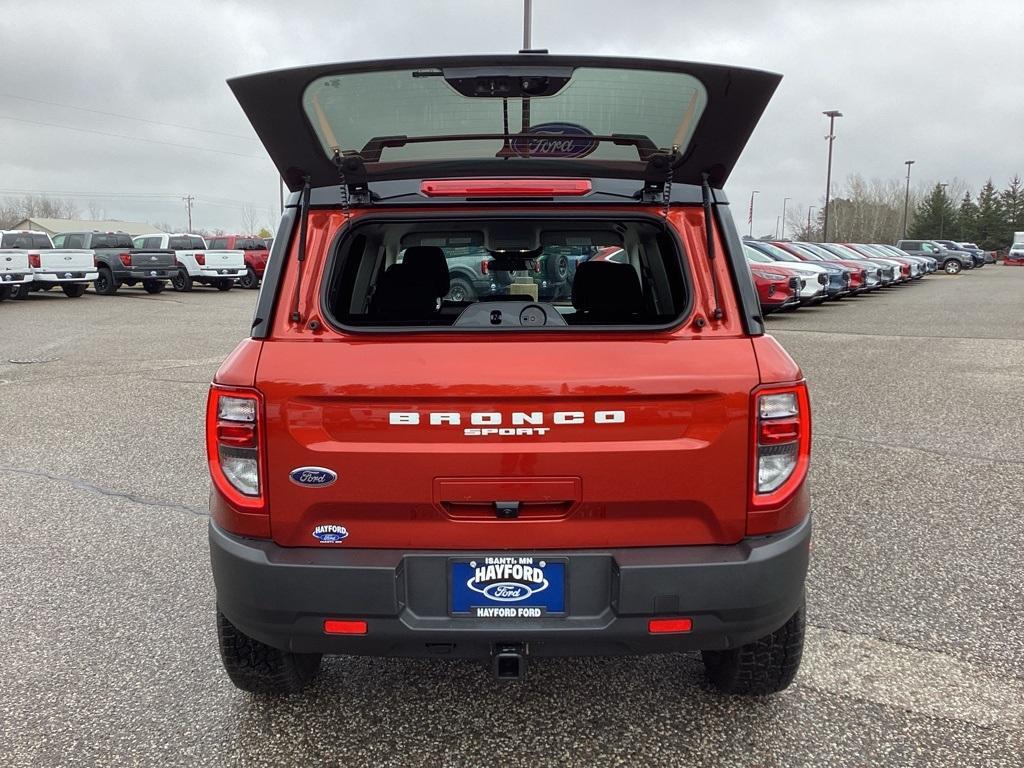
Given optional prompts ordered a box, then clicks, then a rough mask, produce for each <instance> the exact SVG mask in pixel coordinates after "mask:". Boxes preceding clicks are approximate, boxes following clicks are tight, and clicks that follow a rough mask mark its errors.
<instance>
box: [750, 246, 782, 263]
mask: <svg viewBox="0 0 1024 768" xmlns="http://www.w3.org/2000/svg"><path fill="white" fill-rule="evenodd" d="M743 253H744V254H746V256H747V261H756V262H759V263H761V264H772V263H774V261H775V259H773V258H771V257H770V256H766V255H765V254H763V253H761V252H760V251H759V250H757V248H754V247H753V246H751V245H747V244H746V243H744V244H743Z"/></svg>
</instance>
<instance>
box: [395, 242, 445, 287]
mask: <svg viewBox="0 0 1024 768" xmlns="http://www.w3.org/2000/svg"><path fill="white" fill-rule="evenodd" d="M402 264H403V265H405V267H406V270H405V271H408V272H409V273H410V274H411V276H412V278H411V279H414V280H421V281H423V282H425V283H427V284H428V285H429V286H430V288H431V292H432V295H433V296H434V298H437V299H440V298H442V297H443V296H445V295H446V294H447V293H448V291H449V289H450V288H451V284H450V278H449V277H448V261H447V260H446V259H445V257H444V251H443V250H442V249H440V248H438V247H437V246H436V245H416V246H413V247H412V248H406V249H405V255H404V256H403V257H402Z"/></svg>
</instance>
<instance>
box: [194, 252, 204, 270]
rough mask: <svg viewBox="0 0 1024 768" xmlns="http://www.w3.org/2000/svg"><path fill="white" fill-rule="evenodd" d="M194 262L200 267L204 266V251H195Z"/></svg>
mask: <svg viewBox="0 0 1024 768" xmlns="http://www.w3.org/2000/svg"><path fill="white" fill-rule="evenodd" d="M196 264H198V265H199V266H201V267H205V266H206V254H205V253H199V252H196Z"/></svg>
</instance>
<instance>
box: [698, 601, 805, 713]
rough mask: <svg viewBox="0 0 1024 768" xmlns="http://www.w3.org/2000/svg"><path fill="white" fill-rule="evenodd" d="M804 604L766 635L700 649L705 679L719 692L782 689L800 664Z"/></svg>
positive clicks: (753, 693)
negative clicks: (725, 648)
mask: <svg viewBox="0 0 1024 768" xmlns="http://www.w3.org/2000/svg"><path fill="white" fill-rule="evenodd" d="M804 613H805V607H804V606H803V605H801V606H800V609H799V610H798V611H797V612H796V613H794V614H793V615H792V616H791V617H790V619H789V621H787V622H786V623H785V624H783V625H782V626H781V627H780V628H779V629H777V630H775V631H774V632H772V633H771V634H769V635H765V636H764V637H762V638H760V639H759V640H754V641H753V642H752V643H747V644H746V645H741V646H740V647H739V648H731V649H730V650H728V651H704V652H703V653H702V656H703V657H704V668H705V670H706V672H707V676H708V680H710V681H711V684H712V685H713V686H714V687H715V688H717V689H718V690H719V691H721V692H722V693H731V694H739V695H742V696H765V695H767V694H770V693H778V692H779V691H782V690H785V689H786V688H787V687H788V686H789V684H790V683H791V682H793V678H794V677H795V676H796V671H797V670H798V669H799V668H800V657H801V656H802V655H803V650H804Z"/></svg>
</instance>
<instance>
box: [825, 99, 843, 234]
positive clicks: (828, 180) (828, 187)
mask: <svg viewBox="0 0 1024 768" xmlns="http://www.w3.org/2000/svg"><path fill="white" fill-rule="evenodd" d="M821 114H823V115H825V117H827V118H828V136H826V137H825V138H826V139H828V173H827V174H826V175H825V222H824V225H823V226H822V232H821V241H822V242H823V243H827V242H828V202H829V199H830V198H831V196H832V142H833V141H835V140H836V131H835V126H836V118H837V117H842V116H843V113H842V112H840V111H839V110H838V109H830V110H828V111H827V112H822V113H821Z"/></svg>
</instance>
